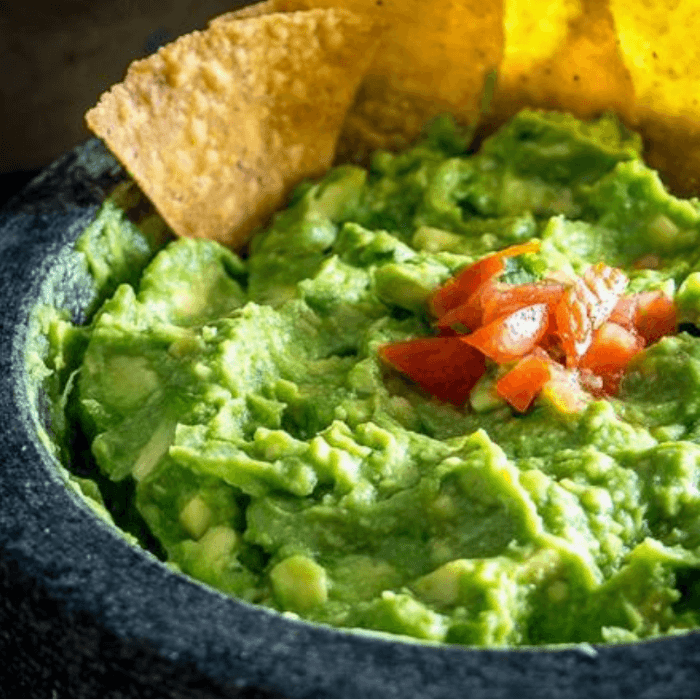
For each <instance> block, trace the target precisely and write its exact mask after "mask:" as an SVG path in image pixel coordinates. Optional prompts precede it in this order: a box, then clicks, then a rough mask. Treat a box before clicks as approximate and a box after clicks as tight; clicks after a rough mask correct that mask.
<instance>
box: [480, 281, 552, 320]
mask: <svg viewBox="0 0 700 700" xmlns="http://www.w3.org/2000/svg"><path fill="white" fill-rule="evenodd" d="M565 291H566V287H565V286H564V285H563V284H556V283H546V282H544V283H539V282H533V283H531V284H498V283H496V284H493V285H491V287H490V289H489V290H488V292H487V293H485V294H484V296H483V298H482V302H481V305H482V308H483V314H482V323H483V324H484V325H485V324H487V323H491V321H494V320H495V319H497V318H499V317H501V316H508V315H509V314H512V313H513V312H514V311H517V310H518V309H522V308H523V307H525V306H532V305H533V304H547V306H548V307H552V306H554V305H555V304H557V303H558V302H559V300H560V299H561V298H562V296H563V295H564V292H565Z"/></svg>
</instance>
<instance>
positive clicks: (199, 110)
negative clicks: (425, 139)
mask: <svg viewBox="0 0 700 700" xmlns="http://www.w3.org/2000/svg"><path fill="white" fill-rule="evenodd" d="M378 35H379V32H378V31H377V29H376V27H375V26H374V25H373V24H372V23H371V22H369V21H368V20H367V19H366V18H362V17H358V16H357V15H355V14H353V13H351V12H347V11H345V10H339V9H328V10H320V9H317V10H311V11H309V12H299V13H294V14H272V15H265V16H263V17H259V18H249V19H236V20H235V21H234V20H232V19H230V20H226V19H221V20H220V21H217V22H214V23H212V24H211V25H210V27H209V28H208V29H207V30H206V31H203V32H194V33H192V34H189V35H186V36H183V37H181V38H180V39H178V40H177V41H175V42H173V43H172V44H168V45H167V46H165V47H163V48H162V49H160V50H159V51H158V52H157V53H156V54H154V55H153V56H150V57H148V58H146V59H144V60H142V61H137V62H135V63H133V64H132V65H131V67H130V68H129V70H128V72H127V75H126V78H125V80H124V82H123V83H120V84H119V85H116V86H114V87H113V88H112V89H111V90H110V91H109V92H107V93H105V94H104V95H102V97H101V98H100V101H99V103H98V105H97V106H96V107H94V108H93V109H92V110H90V111H89V112H88V113H87V115H86V120H87V123H88V126H89V127H90V128H91V129H92V130H93V131H94V132H95V133H96V134H97V135H98V136H100V137H101V138H102V139H103V140H104V141H105V142H106V143H107V145H108V146H109V148H110V150H112V151H113V152H114V153H115V154H116V155H117V157H118V158H119V159H120V160H121V161H122V163H123V164H124V165H125V167H126V168H127V170H128V171H129V172H130V173H131V174H132V175H133V177H134V179H135V180H136V181H137V182H138V184H139V185H140V186H141V188H142V189H143V191H144V192H145V193H146V194H147V195H148V197H149V198H150V199H151V201H152V202H153V203H154V204H155V206H156V207H157V208H158V210H159V212H160V213H161V215H162V216H163V218H164V219H165V220H166V222H167V223H168V224H169V225H170V227H171V228H172V229H173V231H175V232H176V233H177V234H179V235H185V236H200V237H208V238H212V239H215V240H218V241H221V242H223V243H226V244H228V245H230V246H233V247H239V246H240V245H241V244H242V243H243V242H244V241H245V239H246V238H247V236H248V234H249V233H250V232H251V231H252V230H253V229H254V228H255V227H256V226H258V225H260V224H262V223H263V222H264V221H265V220H266V219H267V218H268V217H269V216H270V214H271V213H272V212H274V211H275V210H276V209H278V208H279V207H280V206H281V205H282V203H283V201H284V197H285V196H286V194H287V192H288V191H289V189H290V188H291V187H292V186H293V185H295V184H297V183H298V182H299V181H300V180H302V179H303V178H305V177H314V176H318V175H320V174H321V173H323V172H324V171H325V170H326V169H327V168H328V167H329V165H330V164H331V161H332V159H333V155H334V152H335V147H336V141H337V138H338V134H339V133H340V129H341V126H342V124H343V119H344V117H345V114H346V112H347V110H348V107H349V106H350V104H351V103H352V100H353V97H354V95H355V92H356V90H357V87H358V85H359V83H360V81H361V79H362V77H363V75H364V74H365V72H366V70H367V67H368V65H369V63H370V61H371V59H372V55H373V52H374V49H375V47H376V44H377V41H378Z"/></svg>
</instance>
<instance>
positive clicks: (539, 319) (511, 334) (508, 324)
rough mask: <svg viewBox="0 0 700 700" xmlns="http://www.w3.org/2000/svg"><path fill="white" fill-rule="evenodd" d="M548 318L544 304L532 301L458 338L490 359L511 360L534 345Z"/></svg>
mask: <svg viewBox="0 0 700 700" xmlns="http://www.w3.org/2000/svg"><path fill="white" fill-rule="evenodd" d="M548 320H549V315H548V313H547V305H546V304H534V305H532V306H526V307H524V308H522V309H519V310H518V311H515V312H514V313H512V314H510V315H509V316H502V317H501V318H497V319H496V320H495V321H492V322H491V323H489V324H488V325H486V326H481V328H479V329H477V330H476V331H475V332H474V333H470V334H469V335H464V336H461V340H462V341H464V342H465V343H467V344H468V345H471V346H472V347H473V348H476V349H477V350H479V351H480V352H482V353H483V354H484V355H486V357H489V358H490V359H492V360H493V361H494V362H498V363H499V364H503V363H505V362H512V361H513V360H519V359H520V358H521V357H522V356H523V355H526V354H527V353H529V352H530V351H531V350H532V349H533V348H534V347H535V345H537V343H538V341H539V340H540V338H542V336H543V335H544V333H545V331H546V330H547V325H548V324H547V322H548Z"/></svg>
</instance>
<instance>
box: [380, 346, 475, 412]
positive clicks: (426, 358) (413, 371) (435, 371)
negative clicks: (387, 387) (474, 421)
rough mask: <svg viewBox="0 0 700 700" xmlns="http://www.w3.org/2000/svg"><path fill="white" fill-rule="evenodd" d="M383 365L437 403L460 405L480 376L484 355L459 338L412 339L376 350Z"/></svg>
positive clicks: (465, 399)
mask: <svg viewBox="0 0 700 700" xmlns="http://www.w3.org/2000/svg"><path fill="white" fill-rule="evenodd" d="M379 356H380V357H381V359H382V360H384V362H386V363H387V364H388V365H390V366H391V367H393V368H394V369H396V370H398V371H399V372H401V373H402V374H405V375H406V376H407V377H408V378H409V379H412V380H413V381H414V382H416V384H418V385H419V386H421V387H422V388H423V389H425V390H426V391H427V392H429V393H431V394H432V395H433V396H436V397H437V398H438V399H440V400H441V401H448V402H450V403H452V404H454V405H455V406H463V405H464V404H465V403H466V401H467V399H468V398H469V392H470V391H471V390H472V388H473V386H474V385H475V384H476V382H477V381H478V380H479V378H480V377H481V376H482V375H483V374H484V371H485V369H486V362H485V359H484V356H483V354H482V353H480V352H479V351H477V350H475V349H474V348H472V347H469V346H468V345H465V344H464V343H463V342H462V337H461V336H439V337H435V338H415V339H413V340H406V341H401V342H397V343H389V344H388V345H383V346H381V347H380V348H379Z"/></svg>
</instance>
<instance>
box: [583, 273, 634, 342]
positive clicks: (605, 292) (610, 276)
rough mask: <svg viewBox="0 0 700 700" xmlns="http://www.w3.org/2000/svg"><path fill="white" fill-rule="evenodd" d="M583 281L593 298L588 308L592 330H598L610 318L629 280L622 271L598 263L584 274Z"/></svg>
mask: <svg viewBox="0 0 700 700" xmlns="http://www.w3.org/2000/svg"><path fill="white" fill-rule="evenodd" d="M583 281H584V282H585V283H586V286H587V287H588V289H590V291H591V292H592V293H593V297H594V299H593V301H592V303H591V305H590V306H589V308H588V314H589V316H590V317H591V322H592V324H593V329H596V328H600V326H602V325H603V323H605V322H606V321H607V320H608V318H610V314H611V313H612V312H613V309H614V308H615V306H616V305H617V303H618V301H619V300H620V297H621V296H622V293H623V292H624V291H625V288H626V287H627V283H628V282H629V280H628V279H627V275H625V273H624V272H622V270H618V269H617V268H615V267H609V266H608V265H606V264H605V263H598V264H597V265H592V266H591V267H589V268H588V269H587V270H586V271H585V272H584V274H583Z"/></svg>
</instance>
